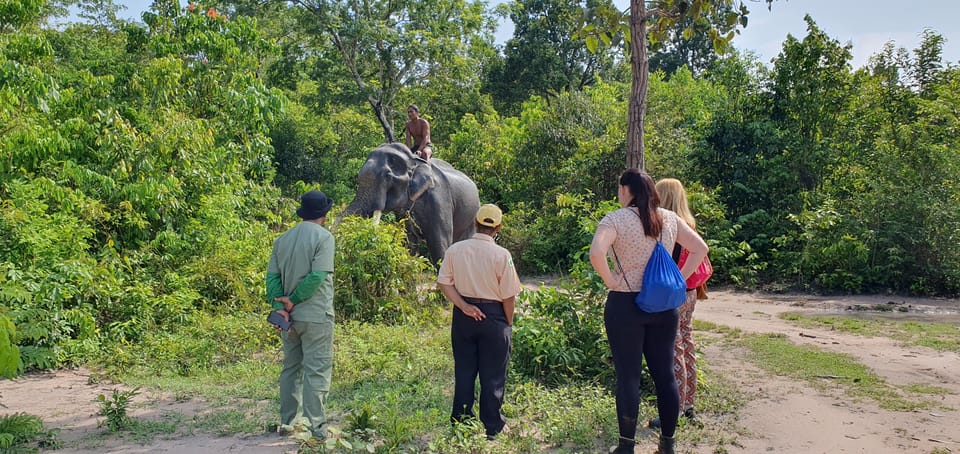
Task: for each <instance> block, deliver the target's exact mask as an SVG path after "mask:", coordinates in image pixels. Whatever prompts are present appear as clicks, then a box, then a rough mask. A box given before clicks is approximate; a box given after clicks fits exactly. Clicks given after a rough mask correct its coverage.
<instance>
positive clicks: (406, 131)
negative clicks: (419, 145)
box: [403, 122, 416, 151]
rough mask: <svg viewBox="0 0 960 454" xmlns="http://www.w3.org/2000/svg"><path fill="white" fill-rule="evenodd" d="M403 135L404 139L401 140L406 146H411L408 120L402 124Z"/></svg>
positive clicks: (411, 139)
mask: <svg viewBox="0 0 960 454" xmlns="http://www.w3.org/2000/svg"><path fill="white" fill-rule="evenodd" d="M403 137H404V140H403V141H404V143H406V144H407V148H410V147H412V146H413V132H411V131H410V122H407V124H406V125H404V126H403ZM413 151H416V150H413Z"/></svg>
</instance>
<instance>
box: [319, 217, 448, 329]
mask: <svg viewBox="0 0 960 454" xmlns="http://www.w3.org/2000/svg"><path fill="white" fill-rule="evenodd" d="M334 235H336V240H337V252H336V265H335V266H336V269H335V271H334V273H333V276H334V289H335V290H334V295H335V297H334V306H335V307H336V310H337V315H338V317H344V318H347V319H352V320H359V321H367V322H385V323H397V322H402V321H404V320H405V319H406V318H407V317H409V316H411V315H413V314H414V313H415V312H417V311H418V309H419V308H418V307H417V306H415V304H418V303H419V302H420V300H421V299H422V298H421V291H420V286H421V284H423V285H427V282H425V281H423V280H422V279H421V275H422V274H423V273H424V272H426V271H427V270H429V269H431V267H430V263H429V262H428V261H427V259H425V258H423V257H417V256H412V255H410V252H409V251H408V249H407V248H406V246H405V245H404V244H405V242H406V233H405V232H404V229H403V224H402V223H398V224H393V223H380V224H374V222H373V221H372V220H370V219H364V218H359V217H346V218H344V219H343V220H342V221H341V222H340V224H339V225H338V226H337V227H336V228H335V229H334ZM429 287H430V288H431V289H432V288H433V286H432V285H430V286H429Z"/></svg>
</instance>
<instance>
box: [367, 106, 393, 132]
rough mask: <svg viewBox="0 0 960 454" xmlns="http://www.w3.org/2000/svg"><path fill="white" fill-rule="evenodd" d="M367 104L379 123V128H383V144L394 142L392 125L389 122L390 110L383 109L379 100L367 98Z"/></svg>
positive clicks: (387, 108)
mask: <svg viewBox="0 0 960 454" xmlns="http://www.w3.org/2000/svg"><path fill="white" fill-rule="evenodd" d="M367 102H369V103H370V107H371V108H373V114H374V115H376V116H377V121H379V122H380V127H381V128H383V138H384V139H385V143H393V142H396V141H397V140H396V138H395V137H394V136H393V123H392V122H391V121H390V112H389V111H390V108H389V107H384V105H383V103H381V102H380V100H377V99H374V98H368V99H367Z"/></svg>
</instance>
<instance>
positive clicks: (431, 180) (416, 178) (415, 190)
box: [407, 162, 437, 203]
mask: <svg viewBox="0 0 960 454" xmlns="http://www.w3.org/2000/svg"><path fill="white" fill-rule="evenodd" d="M436 185H437V179H436V177H435V176H434V174H433V166H431V165H430V164H429V163H425V162H424V163H418V164H417V166H416V167H414V168H413V175H412V176H411V177H410V185H409V186H408V187H407V195H408V196H409V197H410V202H411V203H412V202H416V201H417V199H419V198H420V196H422V195H423V194H424V193H425V192H427V191H429V190H430V189H433V187H434V186H436Z"/></svg>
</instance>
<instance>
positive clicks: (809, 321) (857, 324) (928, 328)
mask: <svg viewBox="0 0 960 454" xmlns="http://www.w3.org/2000/svg"><path fill="white" fill-rule="evenodd" d="M780 317H781V318H783V319H784V320H787V321H790V322H791V323H794V324H796V325H798V326H802V327H810V328H826V329H832V330H837V331H843V332H848V333H853V334H857V335H860V336H869V337H874V336H879V337H889V338H891V339H895V340H898V341H900V342H903V343H904V344H906V345H916V346H921V347H928V348H932V349H934V350H937V351H942V352H958V353H960V326H958V325H957V324H952V323H924V322H915V321H895V320H869V319H860V318H852V317H836V316H826V315H806V314H797V313H785V314H781V315H780Z"/></svg>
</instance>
